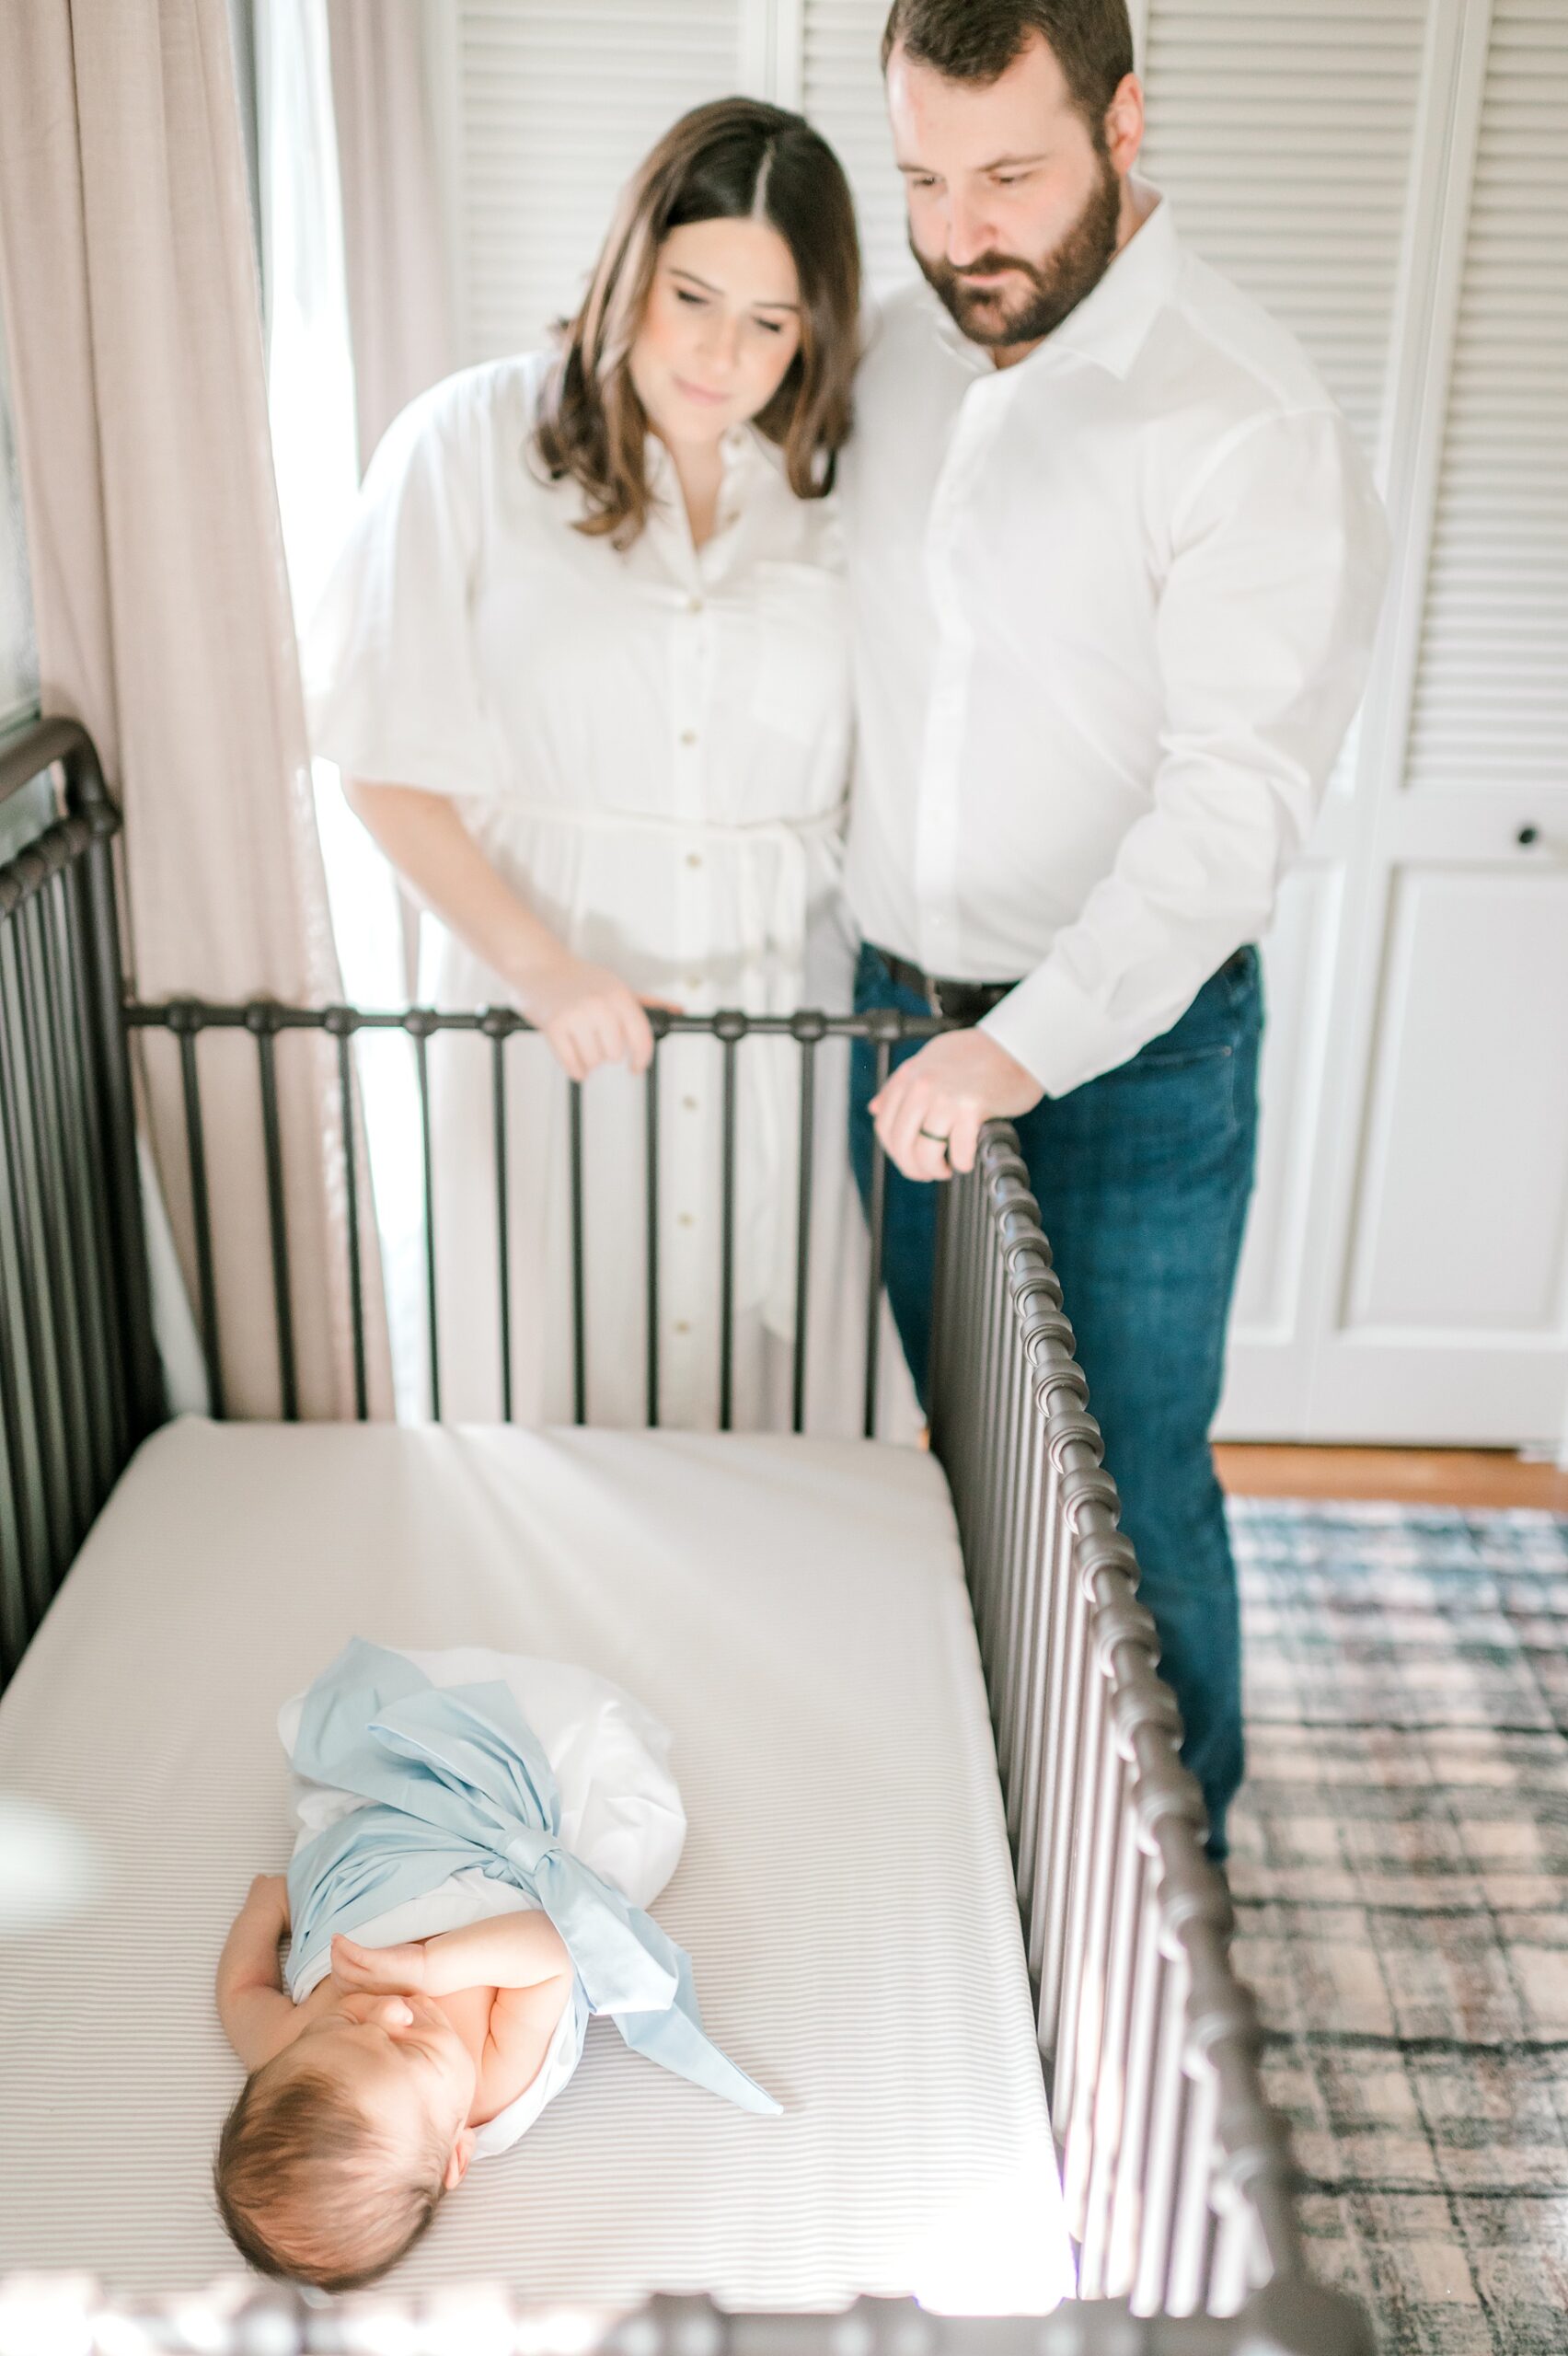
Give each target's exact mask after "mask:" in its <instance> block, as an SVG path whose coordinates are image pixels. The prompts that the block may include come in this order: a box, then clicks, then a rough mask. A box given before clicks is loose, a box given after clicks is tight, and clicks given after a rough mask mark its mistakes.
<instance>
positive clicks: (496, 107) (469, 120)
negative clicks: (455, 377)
mask: <svg viewBox="0 0 1568 2356" xmlns="http://www.w3.org/2000/svg"><path fill="white" fill-rule="evenodd" d="M743 17H744V7H743V0H570V5H564V4H563V0H447V5H446V6H444V8H443V9H442V11H441V17H440V30H441V33H442V36H443V38H444V42H445V45H446V47H445V53H444V57H443V58H442V61H441V79H442V81H443V82H444V99H445V114H446V140H445V144H446V148H447V168H448V190H449V196H448V209H449V231H450V239H451V246H452V259H453V278H454V283H455V290H456V303H457V318H458V332H459V339H460V350H461V353H462V357H463V359H464V360H465V361H466V362H467V361H478V360H490V359H495V358H498V357H499V356H500V355H502V353H504V352H530V351H535V350H537V349H538V348H539V347H540V346H541V345H542V344H544V343H545V342H546V341H547V339H548V330H549V327H550V324H551V322H552V321H553V320H555V319H557V318H560V317H561V316H562V315H563V314H564V313H566V312H568V311H571V310H572V309H574V308H575V307H576V305H577V303H578V302H579V301H580V300H581V298H582V292H583V288H584V284H585V281H586V275H587V272H588V271H589V270H590V269H591V268H592V266H593V263H594V259H595V257H596V256H597V253H598V250H599V247H600V244H601V242H602V241H603V238H604V235H605V230H606V228H607V227H608V225H609V219H610V213H611V209H612V207H613V205H614V203H615V199H616V195H617V191H618V190H619V189H620V187H621V185H622V183H623V182H624V181H625V179H626V178H627V176H628V173H629V172H630V171H631V170H632V169H633V167H635V166H636V165H637V163H638V162H639V161H640V158H641V157H642V156H644V155H645V154H646V153H647V151H648V149H649V148H650V147H651V145H652V144H653V143H654V141H655V140H656V139H657V138H658V137H659V135H660V133H662V132H663V131H666V130H667V129H668V128H669V126H670V124H671V123H672V122H674V120H675V117H676V116H677V115H679V114H682V113H684V112H685V111H686V108H687V107H693V106H697V105H698V104H699V103H700V102H701V101H702V100H703V99H706V98H722V97H724V96H726V95H727V94H728V93H730V92H731V91H733V90H734V89H736V88H737V87H740V86H741V84H742V81H743V64H744V61H743V54H742V31H743Z"/></svg>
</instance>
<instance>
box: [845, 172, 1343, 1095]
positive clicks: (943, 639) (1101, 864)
mask: <svg viewBox="0 0 1568 2356" xmlns="http://www.w3.org/2000/svg"><path fill="white" fill-rule="evenodd" d="M1140 193H1141V196H1142V199H1143V201H1145V202H1153V203H1154V206H1155V209H1154V210H1153V211H1152V212H1151V213H1150V214H1148V216H1147V218H1146V220H1145V221H1144V224H1143V225H1142V226H1141V228H1139V229H1138V230H1137V232H1136V235H1135V236H1134V237H1132V239H1131V240H1130V241H1129V243H1128V244H1127V245H1126V246H1124V248H1122V250H1121V251H1120V252H1119V253H1118V254H1117V256H1116V258H1115V260H1113V263H1112V265H1111V267H1110V269H1109V270H1108V271H1107V272H1106V274H1105V276H1104V278H1103V279H1102V280H1101V283H1100V284H1099V285H1098V286H1097V287H1095V289H1094V290H1093V292H1092V293H1091V294H1090V295H1088V296H1087V297H1086V298H1085V300H1084V301H1083V302H1082V303H1080V304H1079V305H1078V308H1077V309H1076V310H1075V311H1073V312H1072V313H1071V314H1070V316H1069V317H1068V318H1066V320H1065V321H1064V322H1063V324H1062V326H1061V327H1059V328H1058V329H1056V330H1055V333H1054V334H1053V335H1051V336H1049V337H1048V338H1047V339H1046V340H1045V341H1044V342H1043V343H1042V344H1041V345H1040V346H1039V347H1038V348H1037V350H1035V351H1034V352H1032V353H1031V354H1030V356H1029V357H1028V358H1027V359H1026V360H1023V361H1021V362H1020V363H1019V364H1017V365H1016V366H1014V367H1011V368H1004V369H998V368H997V367H996V366H995V365H994V364H993V363H992V361H991V358H990V355H989V353H988V352H986V351H984V350H982V349H981V348H979V347H978V346H976V345H974V344H972V343H970V342H969V341H966V339H965V338H964V337H963V335H962V334H961V332H960V331H959V329H957V327H956V326H955V325H954V324H953V322H952V321H951V318H949V316H948V313H947V312H946V310H945V309H944V308H943V307H942V306H941V305H940V303H939V301H938V300H937V298H936V296H935V295H933V294H931V292H930V291H929V289H928V288H927V287H926V286H925V285H924V284H921V285H918V286H916V287H912V288H910V289H908V290H906V291H905V292H904V293H902V294H900V295H897V296H896V297H894V299H893V301H892V302H890V304H889V305H888V306H887V308H886V310H885V312H884V314H883V317H882V321H881V323H880V326H879V329H878V331H877V333H876V335H875V337H874V338H873V340H872V343H871V348H870V352H869V353H868V356H867V359H866V362H865V364H864V366H863V368H862V370H861V374H860V379H859V392H858V399H857V417H858V425H857V432H856V435H855V440H854V443H853V445H852V447H851V449H850V451H849V452H848V453H847V461H846V465H845V468H844V489H845V509H846V516H847V525H848V534H849V565H850V585H851V593H852V600H853V613H854V630H855V661H856V686H857V698H858V723H859V747H858V756H857V768H856V780H855V789H854V796H853V803H852V817H851V831H850V849H849V893H850V898H851V902H852V904H853V907H854V910H855V914H856V917H857V918H858V919H859V925H860V928H861V930H862V931H863V933H864V935H865V937H866V938H867V939H868V940H870V941H874V942H876V943H877V944H878V945H879V946H881V947H882V948H885V949H890V950H892V951H894V953H897V954H898V955H900V956H903V957H906V958H908V959H910V960H911V961H912V962H913V963H915V964H918V965H920V966H922V967H923V968H924V969H925V970H926V972H927V973H928V974H932V975H937V976H951V977H954V978H959V979H968V980H976V981H978V980H985V981H993V980H997V981H1000V980H1012V979H1014V978H1016V977H1019V976H1021V977H1022V978H1021V979H1020V981H1019V987H1017V988H1016V989H1014V990H1013V991H1012V992H1011V993H1010V995H1009V997H1008V998H1007V999H1005V1000H1004V1001H1003V1002H1002V1003H1001V1004H1000V1005H999V1006H998V1007H997V1009H996V1011H994V1012H993V1013H992V1014H991V1015H989V1016H988V1017H987V1018H986V1023H985V1028H986V1030H987V1031H989V1032H990V1033H992V1034H994V1036H995V1037H996V1038H997V1039H998V1040H999V1042H1000V1043H1001V1045H1003V1046H1005V1047H1006V1048H1007V1049H1008V1051H1009V1053H1010V1054H1011V1055H1013V1056H1014V1057H1017V1059H1018V1061H1019V1062H1020V1063H1021V1064H1023V1065H1024V1066H1026V1068H1028V1069H1029V1070H1030V1071H1031V1072H1032V1073H1033V1075H1034V1076H1035V1078H1036V1079H1037V1080H1040V1082H1041V1083H1042V1085H1043V1088H1044V1089H1045V1090H1046V1091H1047V1092H1048V1093H1049V1094H1051V1095H1062V1094H1064V1093H1066V1091H1067V1090H1069V1089H1072V1088H1075V1087H1077V1086H1078V1084H1079V1082H1080V1081H1083V1080H1090V1079H1092V1078H1093V1077H1094V1076H1095V1075H1096V1074H1097V1073H1100V1072H1102V1071H1107V1070H1110V1069H1112V1068H1113V1067H1115V1066H1116V1065H1118V1064H1120V1063H1123V1062H1124V1061H1125V1060H1126V1058H1127V1057H1129V1056H1131V1055H1134V1054H1136V1051H1137V1049H1138V1048H1139V1047H1141V1046H1143V1045H1145V1044H1146V1043H1147V1041H1148V1040H1150V1039H1152V1038H1155V1037H1158V1036H1159V1034H1160V1033H1161V1032H1162V1031H1165V1030H1167V1029H1168V1028H1169V1027H1170V1024H1171V1023H1172V1022H1174V1021H1175V1020H1176V1018H1177V1017H1178V1016H1179V1015H1180V1014H1181V1012H1182V1010H1183V1008H1185V1007H1186V1006H1187V1005H1188V1004H1189V1003H1190V1002H1191V1000H1192V999H1193V996H1194V995H1195V993H1196V992H1197V990H1198V989H1199V987H1201V986H1202V984H1203V982H1204V981H1205V979H1206V978H1207V976H1209V975H1210V974H1211V973H1213V972H1214V971H1215V970H1216V967H1218V966H1219V965H1220V964H1223V963H1224V961H1225V959H1226V958H1227V957H1228V955H1229V954H1230V953H1232V952H1233V951H1234V950H1236V949H1237V948H1239V946H1240V945H1241V944H1242V943H1243V942H1245V941H1251V940H1252V939H1254V938H1255V937H1256V936H1257V934H1258V933H1259V932H1260V931H1261V930H1262V928H1263V927H1264V926H1265V925H1266V923H1267V921H1268V918H1269V915H1270V911H1271V909H1272V907H1273V905H1274V890H1275V886H1276V884H1277V883H1278V880H1279V875H1280V872H1281V869H1282V868H1283V867H1284V865H1285V864H1286V861H1287V860H1289V859H1290V858H1291V856H1292V855H1293V854H1294V853H1295V852H1296V851H1297V849H1299V848H1300V845H1301V843H1302V840H1303V838H1304V837H1305V835H1306V833H1307V830H1308V827H1309V824H1310V821H1311V817H1312V814H1313V811H1314V808H1315V806H1316V803H1317V800H1318V797H1319V795H1320V791H1321V790H1322V787H1323V784H1324V782H1325V780H1326V779H1327V776H1328V773H1329V770H1330V768H1331V766H1332V761H1333V758H1334V756H1335V754H1336V752H1337V750H1338V748H1339V745H1340V743H1341V741H1342V739H1343V735H1344V733H1345V730H1346V728H1347V726H1348V724H1349V722H1350V720H1351V717H1352V715H1353V713H1354V711H1355V705H1356V702H1357V700H1358V699H1359V697H1360V694H1361V690H1362V687H1363V685H1364V682H1365V678H1366V667H1367V662H1368V658H1369V653H1370V647H1371V640H1372V635H1373V630H1374V627H1375V624H1376V620H1377V615H1378V605H1379V601H1380V598H1381V593H1382V585H1383V580H1384V574H1385V572H1386V567H1387V532H1386V527H1385V525H1384V520H1383V515H1382V511H1381V508H1380V506H1379V504H1378V499H1377V495H1376V493H1375V491H1373V488H1372V484H1371V481H1370V478H1369V475H1368V471H1367V468H1366V464H1365V462H1364V460H1363V458H1362V456H1361V455H1360V452H1359V450H1358V449H1357V447H1356V445H1355V443H1354V441H1353V440H1352V437H1351V433H1350V430H1349V428H1348V426H1347V425H1346V423H1345V421H1344V419H1343V416H1342V414H1341V412H1340V411H1339V410H1338V409H1337V408H1336V407H1335V406H1334V404H1333V402H1332V399H1331V398H1330V397H1329V395H1328V394H1327V393H1326V392H1325V390H1324V389H1323V387H1322V386H1321V384H1320V382H1319V380H1318V378H1317V376H1316V375H1314V373H1313V371H1312V369H1311V368H1310V366H1309V364H1308V362H1307V360H1306V358H1305V355H1304V354H1303V353H1302V352H1301V351H1300V348H1299V347H1298V345H1297V343H1296V341H1295V340H1294V339H1293V338H1292V337H1291V336H1290V335H1289V334H1288V333H1287V332H1286V330H1285V329H1282V328H1280V327H1278V326H1276V325H1275V323H1274V321H1273V320H1272V319H1271V318H1269V317H1268V316H1267V314H1266V313H1264V312H1263V311H1262V310H1261V309H1259V307H1258V306H1256V305H1255V304H1254V303H1253V302H1251V300H1250V299H1249V298H1248V297H1247V296H1246V295H1242V294H1241V293H1239V290H1238V289H1237V288H1235V287H1234V286H1232V285H1230V284H1229V283H1228V282H1227V281H1226V280H1224V279H1223V278H1221V277H1220V276H1218V274H1217V273H1216V271H1212V270H1210V269H1209V268H1208V267H1207V266H1206V265H1205V263H1203V262H1201V261H1199V260H1197V259H1196V258H1195V257H1194V256H1193V254H1191V253H1189V252H1188V251H1186V249H1185V248H1183V247H1182V246H1181V245H1180V244H1179V243H1178V240H1177V237H1176V232H1175V229H1174V226H1173V225H1172V222H1171V218H1170V208H1169V206H1168V205H1167V204H1166V203H1165V202H1163V201H1160V200H1159V199H1157V198H1156V197H1155V196H1154V192H1153V191H1149V190H1144V191H1141V192H1140Z"/></svg>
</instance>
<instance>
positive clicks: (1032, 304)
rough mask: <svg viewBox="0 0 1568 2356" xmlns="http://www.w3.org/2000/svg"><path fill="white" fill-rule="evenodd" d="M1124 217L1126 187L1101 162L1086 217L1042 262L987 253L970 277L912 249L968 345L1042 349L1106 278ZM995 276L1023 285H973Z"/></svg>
mask: <svg viewBox="0 0 1568 2356" xmlns="http://www.w3.org/2000/svg"><path fill="white" fill-rule="evenodd" d="M1121 212H1122V183H1121V181H1120V180H1119V179H1117V177H1116V174H1115V171H1114V169H1113V167H1112V163H1111V159H1110V157H1109V156H1101V157H1100V177H1099V179H1098V180H1097V181H1096V183H1095V186H1094V187H1093V189H1092V190H1091V191H1090V194H1089V197H1088V199H1087V201H1086V202H1085V204H1084V208H1083V211H1082V212H1081V213H1080V214H1078V219H1077V220H1076V221H1075V222H1074V223H1073V225H1072V227H1071V228H1070V229H1069V230H1068V231H1067V234H1066V237H1063V238H1062V239H1061V240H1060V241H1059V243H1058V244H1057V245H1056V246H1055V248H1053V250H1052V251H1051V252H1050V253H1049V254H1047V256H1046V257H1045V260H1043V262H1032V261H1025V260H1023V259H1022V258H1021V256H1020V255H1018V254H997V253H985V254H981V255H979V256H978V257H977V258H976V259H975V260H974V261H972V262H971V263H970V264H969V265H968V268H967V269H966V270H955V269H954V268H953V266H952V264H951V262H945V261H928V260H927V258H926V256H925V255H924V254H923V253H921V251H920V250H919V248H918V247H917V245H916V244H915V242H914V240H913V238H911V240H910V248H909V249H910V251H911V253H913V254H914V256H915V259H916V260H917V262H918V263H919V265H920V268H921V270H922V271H924V272H925V275H926V278H927V280H928V283H930V285H931V286H933V287H934V288H935V290H936V292H937V293H938V294H939V295H940V297H941V299H942V301H943V302H944V303H945V304H946V305H947V307H948V309H949V310H950V311H951V313H952V316H953V318H955V319H956V320H957V322H958V324H959V326H960V327H961V328H962V329H963V333H964V334H965V335H966V336H967V337H968V338H969V341H970V342H971V343H983V344H987V345H990V346H992V347H994V348H997V349H1006V348H1007V347H1008V346H1009V345H1012V344H1017V343H1038V342H1039V341H1040V339H1041V338H1042V336H1047V335H1049V334H1050V333H1051V330H1052V329H1053V328H1059V327H1060V326H1061V324H1062V321H1063V320H1064V319H1065V318H1066V316H1067V314H1068V312H1069V311H1073V310H1076V309H1077V308H1078V305H1079V304H1080V303H1081V302H1082V301H1083V298H1084V296H1085V295H1088V294H1089V293H1090V292H1091V290H1092V289H1093V288H1094V287H1096V286H1098V285H1099V283H1100V282H1101V279H1102V278H1103V277H1104V275H1105V272H1106V271H1107V270H1108V269H1109V268H1110V266H1111V262H1112V260H1113V256H1114V254H1115V251H1116V232H1117V228H1118V226H1119V225H1120V221H1121ZM997 270H1010V271H1018V272H1020V274H1021V276H1022V277H1023V279H1024V280H1025V282H1026V283H1025V284H1024V285H1023V286H1022V287H1020V288H1019V289H1018V290H1017V292H1013V291H1011V290H1009V289H1005V288H1002V287H991V286H974V285H971V284H970V283H969V279H970V273H971V272H972V271H997Z"/></svg>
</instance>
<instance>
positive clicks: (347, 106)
mask: <svg viewBox="0 0 1568 2356" xmlns="http://www.w3.org/2000/svg"><path fill="white" fill-rule="evenodd" d="M424 17H425V0H327V29H328V39H329V43H330V48H331V56H332V110H333V114H334V116H335V118H336V121H337V130H338V167H339V175H340V179H341V183H342V194H343V263H344V269H345V271H346V274H347V281H348V296H349V321H350V329H351V333H352V340H353V349H354V387H355V406H356V409H357V411H358V422H359V455H360V468H361V471H362V473H363V469H364V468H365V467H366V466H368V465H369V463H370V457H371V453H372V452H373V451H374V449H375V445H376V444H377V443H378V442H379V441H380V439H381V436H382V434H383V433H385V432H386V428H387V426H388V425H389V424H390V423H391V422H392V420H393V419H394V418H395V417H396V416H397V414H398V410H400V409H402V408H404V407H405V406H406V405H407V403H408V402H409V401H411V400H412V399H413V398H414V395H415V394H416V393H422V392H423V391H424V389H425V387H427V386H428V385H433V384H435V383H437V382H438V381H439V379H440V378H441V377H443V376H444V375H447V374H448V373H449V372H450V370H451V369H452V368H453V367H454V366H455V337H454V332H453V325H452V304H451V299H450V291H449V287H448V281H447V268H446V250H445V243H444V237H443V234H442V207H441V189H440V177H439V172H438V169H437V164H436V147H435V139H434V135H433V129H432V110H431V103H430V92H429V88H428V84H427V79H426V74H425V40H424Z"/></svg>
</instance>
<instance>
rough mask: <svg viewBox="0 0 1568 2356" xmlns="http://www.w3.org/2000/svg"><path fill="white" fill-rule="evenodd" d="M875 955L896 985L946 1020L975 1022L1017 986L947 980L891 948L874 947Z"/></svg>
mask: <svg viewBox="0 0 1568 2356" xmlns="http://www.w3.org/2000/svg"><path fill="white" fill-rule="evenodd" d="M872 946H873V947H875V943H874V942H873V943H872ZM877 955H878V956H879V957H880V958H881V959H882V964H884V965H885V966H886V967H887V970H888V973H889V975H890V976H892V979H893V980H894V983H895V984H896V985H897V987H898V988H900V989H901V990H912V991H913V992H914V994H915V996H916V997H917V998H923V999H925V1001H926V1004H927V1005H928V1007H929V1008H930V1010H931V1012H932V1013H933V1014H941V1015H945V1016H946V1018H947V1020H948V1021H949V1022H979V1020H980V1018H981V1016H982V1015H983V1014H989V1013H990V1011H991V1009H992V1008H993V1007H994V1006H997V1005H998V1004H999V1003H1000V1001H1001V1000H1002V999H1005V998H1006V996H1007V994H1008V992H1009V990H1014V989H1016V988H1017V987H1018V984H1017V983H1016V982H955V981H949V980H946V979H944V978H943V976H941V975H940V974H926V973H922V972H921V970H920V968H919V966H918V965H912V964H910V962H909V960H908V958H907V957H895V956H894V953H893V952H892V950H891V949H878V950H877Z"/></svg>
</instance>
